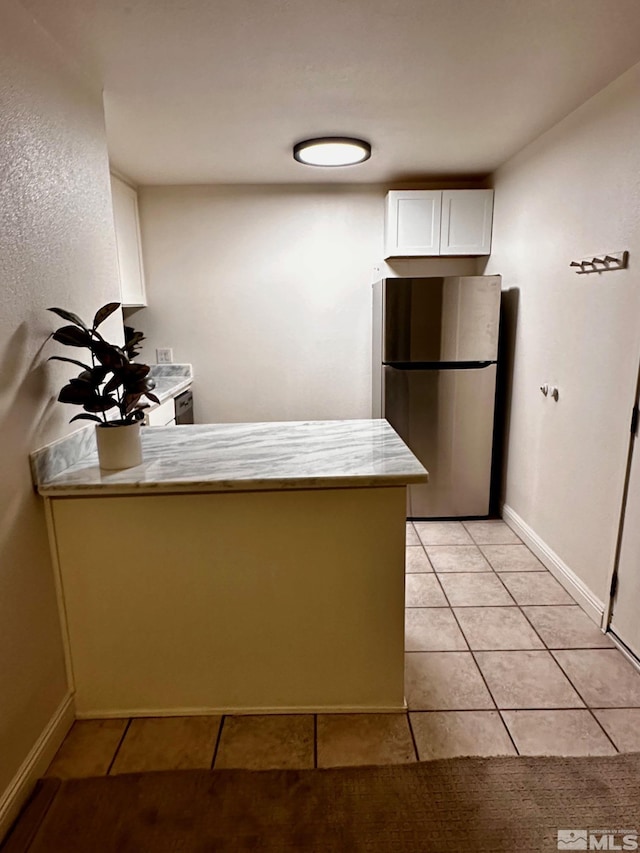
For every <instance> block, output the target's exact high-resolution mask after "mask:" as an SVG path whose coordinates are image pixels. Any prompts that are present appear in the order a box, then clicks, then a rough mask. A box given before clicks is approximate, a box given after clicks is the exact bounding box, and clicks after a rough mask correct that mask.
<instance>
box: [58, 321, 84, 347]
mask: <svg viewBox="0 0 640 853" xmlns="http://www.w3.org/2000/svg"><path fill="white" fill-rule="evenodd" d="M52 337H53V340H54V341H58V343H60V344H66V345H67V346H69V347H89V348H91V335H90V334H89V332H87V331H86V330H85V329H78V328H77V326H63V327H62V328H61V329H58V330H57V331H55V332H54V333H53V336H52Z"/></svg>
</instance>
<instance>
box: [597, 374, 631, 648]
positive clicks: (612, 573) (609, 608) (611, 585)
mask: <svg viewBox="0 0 640 853" xmlns="http://www.w3.org/2000/svg"><path fill="white" fill-rule="evenodd" d="M639 409H640V363H639V364H638V372H637V375H636V389H635V395H634V398H633V406H632V409H631V423H630V425H629V444H628V448H627V467H626V470H625V475H624V485H623V488H622V500H621V502H620V514H619V518H618V534H617V537H616V549H615V554H614V558H613V563H612V565H611V569H610V570H609V573H608V577H607V587H606V588H607V589H608V590H609V595H608V599H607V601H606V602H605V607H604V612H603V614H602V623H601V628H602V630H603V631H604V632H607V631H609V632H611V633H613V632H612V631H611V620H612V617H613V602H614V599H615V597H616V593H617V585H618V568H619V565H620V552H621V550H622V540H623V537H624V525H625V520H626V512H627V500H628V497H629V483H630V480H631V465H632V463H633V454H634V449H635V446H636V438H637V437H638V432H639V430H638V421H639V417H638V414H639ZM614 636H615V637H616V638H617V639H619V640H620V641H621V642H622V643H624V640H623V639H622V638H618V637H617V634H616V635H614Z"/></svg>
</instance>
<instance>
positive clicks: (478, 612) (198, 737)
mask: <svg viewBox="0 0 640 853" xmlns="http://www.w3.org/2000/svg"><path fill="white" fill-rule="evenodd" d="M406 569H407V575H406V604H407V608H406V634H405V636H406V641H405V648H406V665H405V674H406V696H407V702H408V712H407V713H406V714H350V715H348V714H317V715H314V714H289V715H281V716H224V717H220V716H209V717H172V718H148V719H133V720H85V721H78V722H76V723H75V724H74V726H73V728H72V729H71V731H70V732H69V734H68V735H67V738H66V740H65V741H64V743H63V745H62V746H61V747H60V750H59V751H58V754H57V755H56V757H55V758H54V760H53V762H52V764H51V766H50V767H49V770H48V771H47V772H48V775H57V776H61V777H67V778H68V777H80V776H95V775H106V774H117V773H130V772H136V771H143V770H165V769H169V768H187V767H194V768H195V767H213V768H249V769H264V768H273V767H277V768H309V767H335V766H341V765H344V766H346V765H354V764H397V763H405V762H412V761H416V760H427V759H433V758H447V757H451V756H456V755H516V754H521V755H605V754H612V753H615V752H617V751H619V752H632V751H640V672H638V671H637V670H636V669H635V668H634V667H633V666H632V665H631V664H630V663H629V662H628V661H627V660H626V659H625V658H624V656H623V655H622V653H621V652H620V651H618V649H617V648H616V647H615V646H614V644H613V643H612V642H611V640H610V639H609V638H608V637H606V636H605V635H604V634H602V633H601V632H600V630H599V629H598V628H597V626H596V625H595V624H594V623H593V622H592V621H591V620H590V619H589V617H588V616H586V614H585V613H584V612H583V611H582V610H581V609H580V607H578V606H577V605H576V604H575V602H574V601H573V600H572V598H571V596H570V595H569V594H568V593H567V592H566V591H565V590H564V589H563V587H562V586H561V585H560V584H559V583H558V582H557V581H556V580H555V579H554V578H553V577H552V575H551V574H550V573H549V572H548V571H547V570H546V569H545V568H544V566H543V565H542V564H541V563H540V562H539V561H538V560H537V558H536V557H535V556H534V554H532V553H531V551H529V549H528V548H527V547H526V546H525V545H523V544H522V543H521V542H520V540H519V539H518V537H517V536H516V535H515V533H513V531H512V530H511V529H510V528H509V527H508V526H507V525H506V524H505V523H504V522H502V521H469V522H455V521H454V522H415V523H414V524H412V523H409V524H407V562H406Z"/></svg>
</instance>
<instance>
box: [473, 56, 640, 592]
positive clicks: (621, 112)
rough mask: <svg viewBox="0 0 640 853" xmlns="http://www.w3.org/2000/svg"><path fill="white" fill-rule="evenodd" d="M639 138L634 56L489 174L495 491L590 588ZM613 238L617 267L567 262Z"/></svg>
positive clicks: (634, 352)
mask: <svg viewBox="0 0 640 853" xmlns="http://www.w3.org/2000/svg"><path fill="white" fill-rule="evenodd" d="M639 139H640V65H638V66H635V68H633V69H631V70H630V71H629V72H627V73H626V74H624V75H623V76H622V77H620V78H619V79H618V80H617V81H615V82H614V83H613V84H611V85H610V86H609V87H608V88H606V89H604V90H603V91H602V92H601V93H600V94H598V95H596V96H595V97H594V98H592V99H591V100H590V101H587V103H586V104H584V105H583V106H582V107H580V109H578V110H576V111H575V112H574V113H572V114H571V115H570V116H568V117H567V118H566V119H565V120H564V121H562V122H561V123H560V124H558V125H556V127H554V128H553V129H552V130H551V131H549V132H548V133H546V134H545V135H544V136H542V137H541V138H540V139H538V140H537V141H536V142H534V143H532V144H531V145H529V146H528V147H527V148H525V149H524V150H523V151H522V152H521V153H520V154H519V155H518V156H517V157H515V158H514V159H513V160H511V161H510V162H509V163H507V164H506V165H505V166H503V167H502V168H501V169H500V170H499V171H498V172H497V174H496V175H495V184H494V185H495V189H496V201H495V220H494V236H493V253H492V256H491V258H490V261H489V263H488V265H487V272H498V273H501V274H502V276H503V287H504V288H507V289H510V291H511V292H510V293H509V294H508V295H507V300H508V304H509V306H510V309H509V312H510V315H511V318H512V323H511V325H512V327H513V336H512V349H513V374H512V377H511V385H512V391H511V396H512V405H511V415H510V430H509V436H508V444H507V451H508V460H507V463H508V464H507V476H506V492H505V502H506V503H507V504H508V505H509V506H510V507H511V508H512V509H513V510H515V512H516V513H518V515H520V516H521V518H522V519H524V521H525V522H526V523H527V524H529V525H530V527H532V528H533V530H534V531H535V532H536V533H537V534H538V535H539V536H540V537H541V538H542V539H543V540H544V541H545V542H546V543H547V545H549V546H550V547H551V548H552V549H553V550H554V551H555V552H556V553H557V554H558V555H559V556H560V557H561V558H562V559H563V560H564V562H565V563H567V564H568V566H569V567H570V568H571V569H573V571H574V572H575V573H576V574H577V575H578V577H580V578H581V579H582V580H583V581H584V582H585V583H586V585H587V586H588V587H589V588H590V589H591V591H592V592H593V593H594V594H595V595H596V596H597V597H598V598H599V599H601V600H605V598H606V596H607V589H606V578H607V572H608V571H609V569H610V567H611V565H612V561H613V555H614V549H615V541H616V534H617V524H618V517H619V512H620V499H621V495H622V487H623V478H624V470H625V465H626V452H627V442H628V438H629V423H630V415H631V409H632V405H633V397H634V390H635V382H636V375H637V370H638V358H639V354H640V287H639V286H638V285H639V281H638V257H639V256H640V179H639V175H640V146H639V144H638V140H639ZM621 249H628V250H629V251H630V258H631V261H630V266H629V269H628V270H626V271H621V272H610V273H605V274H602V275H576V274H575V273H574V271H573V270H572V269H570V267H569V263H570V262H571V261H572V260H575V259H581V258H584V257H588V256H593V255H594V254H598V253H601V252H606V251H617V250H621ZM543 382H551V383H552V384H556V385H558V386H559V389H560V400H559V402H558V403H554V402H553V401H552V400H551V399H550V398H545V397H543V396H542V394H541V393H540V391H539V386H540V385H541V384H542V383H543Z"/></svg>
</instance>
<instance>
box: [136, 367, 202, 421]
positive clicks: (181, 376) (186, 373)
mask: <svg viewBox="0 0 640 853" xmlns="http://www.w3.org/2000/svg"><path fill="white" fill-rule="evenodd" d="M149 376H151V377H152V378H153V379H154V380H155V383H156V387H155V388H154V389H153V393H154V394H155V395H156V397H157V398H158V399H159V400H160V403H152V404H150V405H149V408H148V409H147V411H149V410H151V409H155V408H156V407H157V406H158V405H161V404H162V403H164V402H165V400H168V399H169V398H170V397H175V396H176V395H177V394H180V393H181V392H182V391H185V390H186V389H187V388H188V387H189V386H190V385H191V383H192V382H193V371H192V369H191V365H190V364H152V365H151V371H150V373H149ZM147 402H148V401H147Z"/></svg>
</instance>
